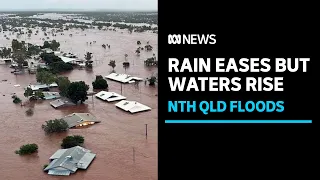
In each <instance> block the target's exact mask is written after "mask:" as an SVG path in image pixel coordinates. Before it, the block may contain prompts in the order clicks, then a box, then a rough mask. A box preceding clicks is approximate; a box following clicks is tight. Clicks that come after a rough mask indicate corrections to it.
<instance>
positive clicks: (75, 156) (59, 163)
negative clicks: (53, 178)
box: [45, 146, 96, 175]
mask: <svg viewBox="0 0 320 180" xmlns="http://www.w3.org/2000/svg"><path fill="white" fill-rule="evenodd" d="M62 152H63V151H61V150H58V151H57V152H56V153H55V154H53V155H52V156H51V157H58V156H59V155H60V154H61V153H62ZM95 156H96V155H95V154H93V153H91V151H90V150H88V149H85V148H83V147H80V146H76V147H73V148H69V149H65V151H64V152H63V153H62V154H61V155H60V157H59V158H57V159H54V160H53V161H52V162H51V163H50V164H49V165H48V166H47V167H46V168H45V171H49V172H48V174H51V175H70V173H74V172H76V171H77V169H78V168H81V169H86V168H87V167H88V166H89V165H90V163H91V162H92V160H93V159H94V158H95Z"/></svg>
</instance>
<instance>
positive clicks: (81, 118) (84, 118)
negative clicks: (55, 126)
mask: <svg viewBox="0 0 320 180" xmlns="http://www.w3.org/2000/svg"><path fill="white" fill-rule="evenodd" d="M62 119H63V120H64V121H66V122H67V123H68V125H69V128H74V127H83V126H88V125H93V124H95V123H99V122H101V121H98V120H97V118H96V117H95V116H93V115H92V114H90V113H72V114H69V115H67V116H65V117H63V118H62Z"/></svg>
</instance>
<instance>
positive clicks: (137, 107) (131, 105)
mask: <svg viewBox="0 0 320 180" xmlns="http://www.w3.org/2000/svg"><path fill="white" fill-rule="evenodd" d="M115 106H116V107H118V108H120V109H122V110H124V111H129V112H130V113H137V112H142V111H148V110H151V108H150V107H148V106H146V105H144V104H141V103H139V102H136V101H126V100H122V101H120V102H118V103H117V104H115Z"/></svg>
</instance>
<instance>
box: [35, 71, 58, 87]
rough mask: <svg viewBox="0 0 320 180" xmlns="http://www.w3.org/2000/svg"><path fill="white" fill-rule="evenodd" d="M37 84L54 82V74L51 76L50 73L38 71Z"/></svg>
mask: <svg viewBox="0 0 320 180" xmlns="http://www.w3.org/2000/svg"><path fill="white" fill-rule="evenodd" d="M36 79H37V82H39V83H42V84H46V85H48V84H51V83H54V82H55V81H56V77H55V75H54V74H52V73H51V72H50V71H46V70H42V71H38V72H37V74H36Z"/></svg>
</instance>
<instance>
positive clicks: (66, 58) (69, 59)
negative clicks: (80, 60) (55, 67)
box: [59, 56, 77, 63]
mask: <svg viewBox="0 0 320 180" xmlns="http://www.w3.org/2000/svg"><path fill="white" fill-rule="evenodd" d="M59 58H61V60H62V61H63V62H65V63H69V62H72V61H76V60H77V59H75V58H69V57H64V56H59Z"/></svg>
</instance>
